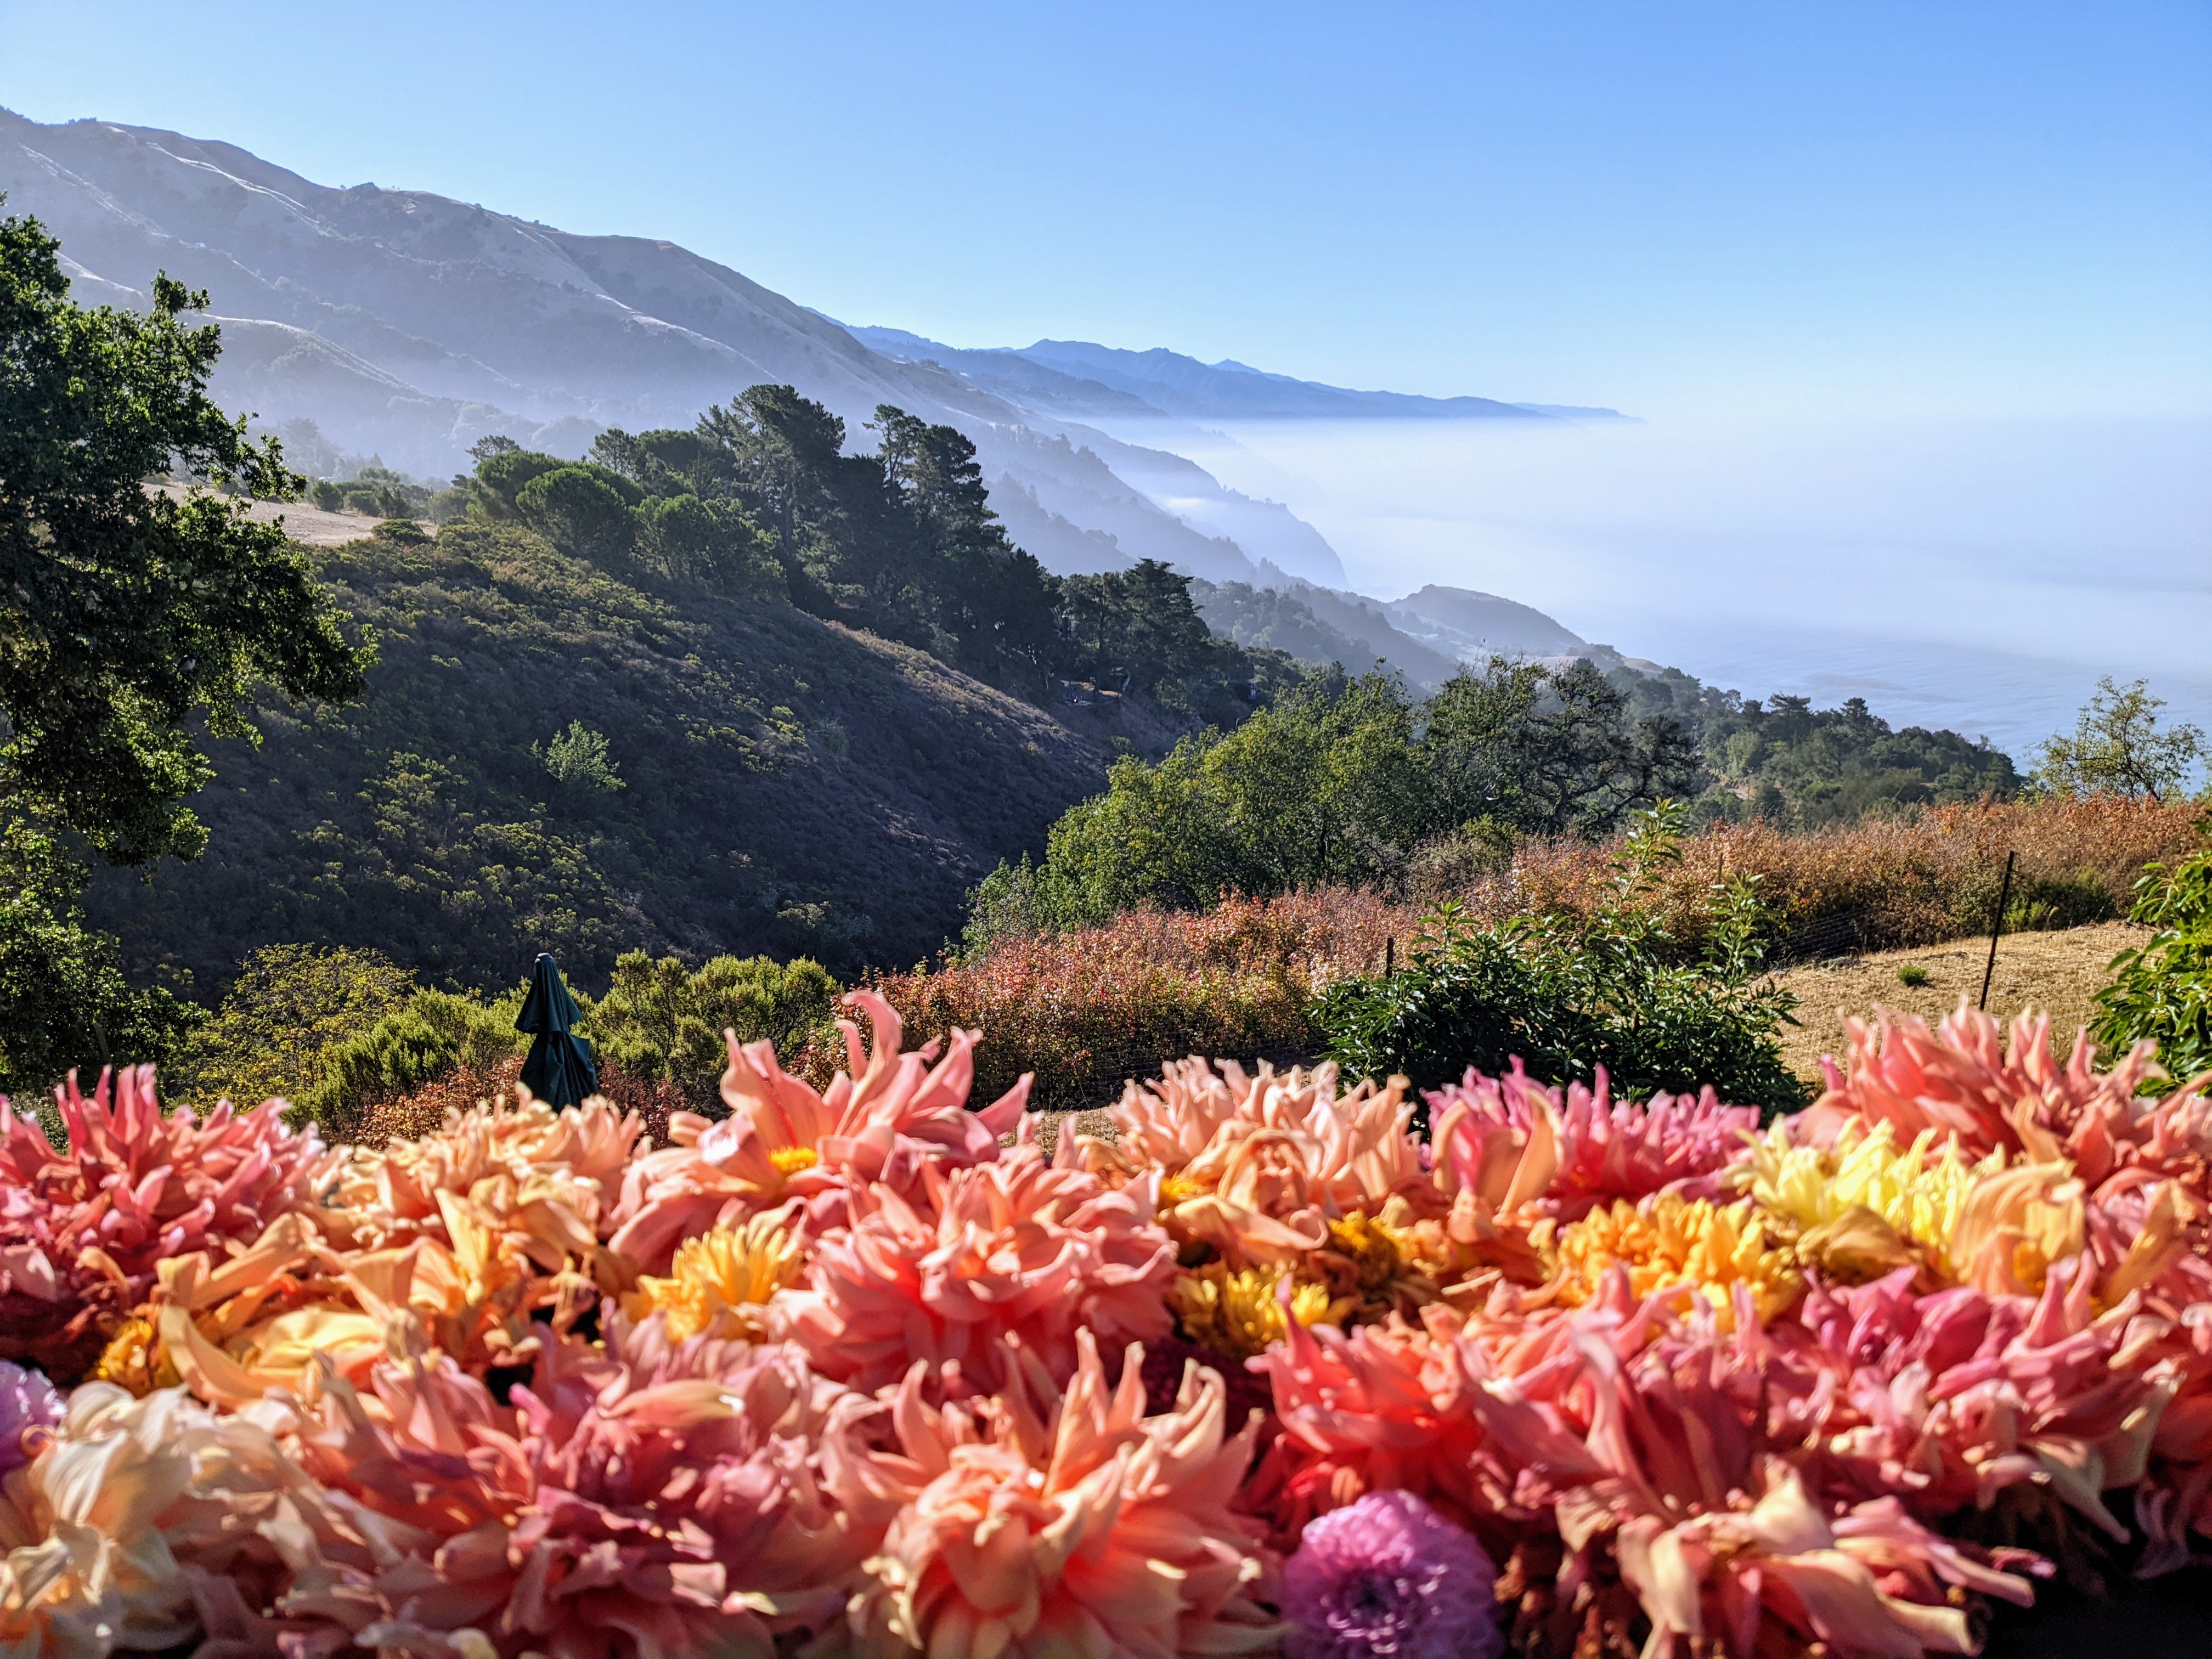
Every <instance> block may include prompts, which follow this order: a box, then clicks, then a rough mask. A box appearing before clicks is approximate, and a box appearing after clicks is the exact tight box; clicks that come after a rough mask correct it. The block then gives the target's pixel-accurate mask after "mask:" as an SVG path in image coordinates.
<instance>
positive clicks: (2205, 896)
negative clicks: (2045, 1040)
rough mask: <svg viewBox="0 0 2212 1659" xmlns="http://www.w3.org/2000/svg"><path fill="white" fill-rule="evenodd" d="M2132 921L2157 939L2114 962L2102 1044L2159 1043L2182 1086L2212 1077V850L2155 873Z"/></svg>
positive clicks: (2103, 996) (2146, 877)
mask: <svg viewBox="0 0 2212 1659" xmlns="http://www.w3.org/2000/svg"><path fill="white" fill-rule="evenodd" d="M2207 823H2208V827H2212V820H2208V821H2207ZM2129 920H2130V921H2134V922H2136V923H2138V924H2140V925H2141V926H2143V927H2154V928H2156V929H2157V930H2158V931H2157V932H2156V933H2153V934H2152V935H2151V937H2150V939H2149V942H2148V944H2145V945H2140V946H2137V947H2136V949H2134V950H2130V951H2121V952H2120V953H2119V955H2118V956H2116V957H2113V958H2112V984H2110V985H2109V986H2107V987H2105V989H2104V990H2103V991H2101V992H2100V993H2099V994H2098V997H2097V1000H2098V1002H2099V1003H2100V1005H2101V1006H2102V1007H2103V1009H2104V1012H2103V1014H2102V1015H2101V1016H2100V1018H2099V1019H2098V1021H2097V1024H2096V1028H2095V1036H2096V1039H2097V1041H2098V1042H2100V1043H2102V1044H2103V1045H2105V1047H2106V1048H2108V1049H2110V1050H2112V1052H2113V1053H2115V1054H2118V1053H2122V1052H2124V1051H2125V1050H2126V1049H2127V1048H2129V1047H2130V1045H2131V1044H2133V1043H2136V1042H2142V1041H2144V1040H2146V1039H2148V1040H2149V1041H2150V1042H2155V1043H2156V1044H2157V1045H2158V1059H2159V1064H2160V1065H2161V1066H2165V1067H2166V1071H2167V1072H2168V1073H2170V1074H2171V1075H2172V1078H2173V1079H2176V1080H2178V1081H2186V1080H2188V1079H2191V1078H2193V1077H2196V1076H2197V1075H2199V1074H2201V1073H2204V1072H2207V1071H2212V845H2208V846H2205V847H2203V848H2199V849H2198V850H2197V852H2195V853H2193V854H2190V856H2189V857H2187V858H2185V859H2183V860H2181V861H2180V862H2179V863H2178V864H2175V865H2173V866H2171V867H2169V866H2166V865H2163V864H2154V865H2152V866H2149V867H2148V870H2146V871H2145V872H2144V874H2143V877H2142V880H2140V881H2139V882H2137V883H2136V902H2135V908H2134V909H2133V910H2132V911H2130V914H2129Z"/></svg>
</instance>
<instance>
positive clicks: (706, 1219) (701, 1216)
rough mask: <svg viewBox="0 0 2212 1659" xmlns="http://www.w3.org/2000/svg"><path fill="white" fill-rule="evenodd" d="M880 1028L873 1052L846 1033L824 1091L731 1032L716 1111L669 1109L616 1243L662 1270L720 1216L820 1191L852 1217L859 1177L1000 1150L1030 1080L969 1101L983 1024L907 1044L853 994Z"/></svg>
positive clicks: (832, 1218)
mask: <svg viewBox="0 0 2212 1659" xmlns="http://www.w3.org/2000/svg"><path fill="white" fill-rule="evenodd" d="M846 1001H847V1002H848V1004H850V1005H852V1006H854V1007H857V1008H860V1009H861V1010H863V1011H865V1012H866V1014H867V1016H868V1018H869V1020H870V1022H871V1023H872V1024H873V1025H874V1027H875V1034H876V1042H875V1047H874V1048H873V1050H872V1052H864V1050H863V1048H862V1045H861V1042H860V1027H859V1026H858V1025H856V1024H854V1023H853V1022H852V1021H850V1020H840V1021H838V1024H839V1025H840V1026H841V1027H842V1029H843V1030H844V1033H845V1047H846V1054H847V1057H848V1061H849V1063H850V1065H851V1067H852V1069H851V1071H850V1072H849V1073H846V1072H840V1073H838V1074H837V1075H836V1077H835V1078H834V1079H831V1080H830V1084H829V1088H828V1089H827V1090H825V1091H823V1092H821V1093H819V1094H817V1093H816V1092H815V1091H814V1090H813V1089H812V1088H811V1086H810V1085H808V1084H806V1083H805V1081H804V1080H803V1079H799V1078H795V1077H793V1076H792V1075H791V1073H788V1072H786V1071H785V1070H784V1069H783V1068H782V1066H780V1065H779V1064H778V1063H777V1061H776V1057H775V1048H773V1047H772V1046H771V1045H770V1044H769V1043H765V1042H754V1043H747V1044H744V1045H742V1046H741V1045H739V1043H738V1042H737V1040H736V1038H735V1037H734V1036H732V1037H731V1038H730V1043H729V1047H730V1066H729V1069H728V1070H727V1071H726V1072H725V1073H723V1074H722V1098H723V1100H724V1101H725V1102H726V1103H727V1104H728V1106H729V1108H730V1115H729V1116H728V1117H727V1118H726V1119H724V1120H723V1121H720V1122H719V1123H709V1122H708V1121H707V1120H706V1119H704V1118H702V1117H700V1116H698V1115H696V1114H693V1113H690V1112H678V1113H674V1114H672V1115H671V1116H670V1118H669V1131H668V1133H669V1139H670V1140H671V1142H672V1143H673V1144H672V1145H671V1146H667V1147H665V1148H664V1149H663V1150H661V1151H659V1152H649V1153H647V1155H646V1156H645V1157H643V1158H639V1159H638V1160H636V1162H635V1164H633V1165H632V1166H631V1168H630V1170H629V1175H628V1176H627V1177H626V1179H625V1180H624V1182H623V1189H622V1198H621V1203H620V1206H619V1207H618V1209H617V1212H616V1217H615V1219H616V1222H617V1228H618V1231H616V1232H615V1234H614V1236H613V1237H612V1239H611V1243H612V1244H613V1247H614V1248H615V1249H617V1250H618V1251H619V1252H621V1253H622V1254H623V1255H625V1256H627V1257H629V1260H630V1261H633V1262H634V1263H635V1264H636V1266H637V1267H638V1269H639V1270H640V1271H641V1272H643V1273H666V1272H667V1271H668V1267H669V1263H670V1261H671V1259H672V1258H673V1257H674V1255H675V1253H676V1247H677V1245H678V1244H679V1243H682V1242H683V1241H684V1240H685V1239H687V1238H692V1237H697V1236H698V1235H699V1234H701V1233H703V1232H706V1231H708V1229H710V1228H713V1227H718V1226H721V1227H727V1226H734V1225H739V1224H741V1223H743V1222H744V1220H745V1218H747V1217H748V1216H750V1215H752V1214H755V1213H757V1212H759V1211H761V1210H764V1209H775V1208H776V1207H778V1206H781V1205H783V1204H785V1203H787V1202H788V1201H790V1200H793V1199H801V1200H809V1201H810V1202H811V1201H816V1200H818V1201H819V1202H820V1203H821V1204H822V1205H823V1206H826V1212H825V1213H824V1214H823V1215H822V1216H821V1217H819V1218H818V1219H819V1220H820V1221H821V1222H822V1223H823V1225H829V1224H831V1223H834V1222H836V1221H837V1220H840V1219H842V1208H841V1206H842V1200H843V1196H844V1194H845V1191H846V1187H847V1183H848V1181H851V1180H857V1181H863V1182H876V1181H880V1182H888V1183H890V1185H892V1186H895V1187H898V1188H902V1189H903V1188H911V1187H912V1185H913V1184H914V1182H915V1180H916V1179H917V1178H918V1175H919V1172H920V1170H921V1169H922V1168H923V1167H924V1166H925V1165H945V1166H960V1165H965V1164H978V1163H985V1162H988V1161H989V1160H991V1159H992V1158H995V1157H996V1156H997V1155H998V1152H999V1137H1000V1135H1002V1134H1004V1133H1006V1132H1007V1131H1008V1130H1010V1129H1012V1127H1014V1125H1015V1124H1016V1122H1017V1121H1018V1120H1019V1119H1020V1116H1021V1112H1022V1107H1023V1105H1024V1103H1025V1102H1026V1101H1027V1100H1028V1098H1029V1079H1027V1078H1024V1079H1022V1080H1021V1081H1020V1082H1018V1083H1017V1084H1016V1085H1014V1087H1013V1088H1012V1090H1010V1091H1007V1093H1006V1095H1005V1096H1004V1097H1002V1098H1000V1100H998V1101H996V1102H995V1103H993V1104H992V1105H990V1106H988V1107H986V1108H984V1109H982V1110H981V1111H975V1112H971V1111H969V1109H968V1093H969V1088H970V1086H971V1085H973V1084H974V1082H975V1043H976V1041H977V1038H978V1036H979V1035H980V1034H979V1033H977V1032H974V1031H955V1032H953V1033H952V1034H951V1039H950V1041H949V1042H948V1043H947V1045H946V1047H945V1057H944V1058H943V1059H942V1060H939V1059H938V1057H937V1056H938V1052H939V1048H938V1044H936V1043H935V1042H930V1043H927V1044H925V1045H924V1046H923V1047H922V1048H920V1049H917V1050H916V1051H915V1052H914V1053H912V1054H904V1053H902V1052H901V1051H900V1044H901V1042H902V1041H903V1039H904V1027H903V1026H902V1024H901V1023H900V1020H899V1017H898V1014H897V1013H896V1011H895V1010H893V1008H892V1007H891V1006H890V1004H889V1003H888V1002H886V1001H884V1000H883V998H881V997H880V996H878V995H877V994H875V993H874V992H872V991H855V992H854V993H852V994H850V995H849V996H848V997H847V998H846Z"/></svg>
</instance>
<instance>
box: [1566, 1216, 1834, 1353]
mask: <svg viewBox="0 0 2212 1659" xmlns="http://www.w3.org/2000/svg"><path fill="white" fill-rule="evenodd" d="M1558 1248H1559V1270H1560V1274H1561V1278H1560V1281H1559V1300H1560V1301H1562V1302H1564V1303H1565V1304H1567V1305H1568V1306H1570V1307H1578V1306H1580V1305H1581V1304H1583V1303H1584V1302H1587V1301H1589V1299H1590V1298H1591V1297H1594V1296H1595V1295H1596V1293H1597V1291H1598V1287H1599V1285H1601V1283H1602V1281H1603V1280H1604V1278H1605V1275H1606V1274H1607V1273H1609V1272H1610V1271H1611V1270H1612V1269H1613V1268H1614V1267H1626V1268H1627V1269H1628V1281H1629V1285H1630V1287H1631V1289H1632V1290H1633V1291H1634V1292H1635V1293H1636V1295H1638V1297H1645V1296H1650V1294H1651V1293H1652V1292H1653V1291H1659V1290H1663V1289H1665V1288H1666V1287H1667V1286H1668V1285H1694V1286H1696V1288H1697V1289H1698V1290H1699V1291H1700V1292H1701V1293H1702V1294H1703V1295H1704V1296H1705V1297H1706V1298H1707V1299H1708V1300H1709V1301H1711V1303H1712V1304H1714V1306H1715V1307H1716V1308H1717V1309H1718V1310H1720V1311H1721V1314H1722V1316H1723V1322H1725V1321H1726V1318H1727V1316H1728V1315H1729V1308H1730V1305H1731V1297H1732V1295H1733V1292H1734V1290H1735V1286H1736V1285H1745V1286H1747V1287H1748V1288H1749V1290H1750V1291H1751V1294H1752V1302H1753V1306H1754V1307H1755V1308H1756V1309H1757V1310H1758V1313H1759V1318H1760V1319H1761V1320H1762V1321H1765V1320H1770V1319H1772V1318H1774V1317H1775V1316H1777V1315H1778V1314H1780V1313H1782V1312H1783V1311H1784V1310H1786V1309H1787V1308H1789V1307H1790V1304H1792V1303H1794V1302H1795V1301H1796V1299H1797V1297H1798V1295H1799V1294H1800V1292H1802V1291H1803V1289H1804V1284H1803V1281H1802V1279H1800V1278H1799V1276H1798V1273H1797V1266H1796V1260H1795V1258H1794V1257H1793V1256H1792V1255H1790V1250H1789V1248H1788V1247H1787V1246H1786V1245H1784V1244H1783V1243H1780V1242H1779V1241H1778V1240H1777V1239H1775V1238H1774V1237H1771V1235H1770V1233H1769V1231H1768V1224H1767V1221H1766V1219H1765V1217H1763V1216H1762V1215H1761V1214H1760V1213H1759V1210H1758V1208H1757V1207H1756V1206H1754V1205H1753V1204H1752V1202H1751V1201H1750V1200H1742V1201H1741V1202H1738V1203H1735V1204H1726V1205H1722V1204H1715V1203H1714V1202H1712V1201H1711V1200H1710V1199H1703V1198H1699V1199H1686V1198H1684V1197H1682V1196H1681V1195H1680V1194H1677V1193H1658V1194H1654V1195H1653V1196H1651V1197H1650V1198H1647V1199H1645V1200H1644V1201H1643V1202H1642V1203H1641V1204H1631V1203H1630V1202H1629V1201H1628V1200H1626V1199H1615V1200H1613V1204H1612V1206H1610V1207H1600V1208H1597V1209H1594V1210H1592V1211H1591V1212H1589V1214H1588V1215H1586V1216H1584V1217H1583V1218H1582V1219H1581V1220H1580V1221H1576V1222H1571V1223H1570V1224H1569V1225H1566V1226H1565V1227H1562V1228H1560V1229H1559V1246H1558Z"/></svg>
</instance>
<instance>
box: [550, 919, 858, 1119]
mask: <svg viewBox="0 0 2212 1659" xmlns="http://www.w3.org/2000/svg"><path fill="white" fill-rule="evenodd" d="M843 989H844V987H842V986H841V985H839V984H838V983H837V981H836V980H835V979H833V978H831V977H830V975H829V972H828V971H827V970H826V969H824V968H823V966H822V964H821V963H818V962H814V961H811V960H810V959H808V958H806V957H799V959H798V960H796V961H794V962H789V963H779V962H776V961H775V960H773V959H772V958H770V957H750V958H745V959H742V960H741V959H740V958H738V957H714V958H713V959H712V960H710V961H708V963H705V964H704V965H703V966H702V967H700V968H699V969H696V971H695V970H693V969H687V968H685V967H684V963H682V962H681V961H679V960H678V958H677V957H660V958H659V960H657V961H656V960H655V959H654V958H653V957H651V956H649V955H648V954H647V953H646V952H645V951H628V952H626V953H624V954H623V956H622V957H618V958H617V960H616V962H615V971H614V980H613V982H612V983H611V984H610V985H609V986H608V987H607V994H605V996H603V997H600V998H599V999H598V1000H596V1001H592V1002H590V1003H588V1004H586V1010H585V1017H584V1022H583V1026H582V1030H583V1031H584V1033H585V1035H586V1036H588V1037H590V1038H591V1039H592V1042H593V1043H594V1044H595V1045H596V1053H597V1055H598V1057H599V1060H602V1061H603V1062H605V1063H607V1064H610V1065H612V1066H617V1067H618V1068H620V1070H621V1071H622V1072H623V1073H625V1074H627V1075H628V1076H629V1077H631V1078H634V1079H639V1080H641V1081H643V1082H645V1083H647V1084H651V1083H653V1082H655V1081H657V1080H659V1079H667V1080H669V1081H670V1082H671V1083H672V1084H674V1085H676V1088H677V1090H678V1092H679V1093H680V1094H681V1095H682V1096H683V1097H684V1100H685V1101H686V1102H687V1103H689V1104H690V1109H692V1110H694V1111H701V1110H704V1111H706V1112H707V1113H708V1115H711V1116H715V1117H720V1115H722V1112H723V1108H722V1107H721V1105H720V1100H719V1097H718V1096H717V1094H716V1085H717V1083H718V1082H719V1081H720V1078H721V1075H722V1071H723V1068H724V1067H725V1066H726V1065H727V1064H728V1063H729V1055H728V1053H727V1050H726V1048H725V1046H724V1042H723V1036H722V1034H723V1033H724V1032H725V1031H728V1030H733V1031H735V1032H736V1033H737V1036H738V1042H773V1043H774V1044H775V1046H776V1048H777V1050H778V1051H779V1052H781V1053H783V1054H790V1055H793V1057H794V1058H796V1057H797V1056H799V1054H802V1053H804V1052H805V1050H806V1049H807V1048H810V1047H813V1048H817V1049H824V1050H826V1049H830V1048H834V1047H836V1043H837V1040H838V1038H837V1031H836V1026H835V1025H834V1024H833V1023H832V1018H833V1015H834V1012H835V1010H836V1003H837V999H838V997H839V996H840V995H842V994H843Z"/></svg>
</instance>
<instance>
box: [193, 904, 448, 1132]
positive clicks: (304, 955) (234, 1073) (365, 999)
mask: <svg viewBox="0 0 2212 1659" xmlns="http://www.w3.org/2000/svg"><path fill="white" fill-rule="evenodd" d="M415 991H416V981H415V975H413V974H411V973H410V972H409V971H408V970H407V969H404V968H402V967H400V966H399V964H398V963H395V962H393V961H392V958H391V957H387V956H386V955H384V954H383V953H382V952H381V951H359V950H349V949H344V948H337V949H331V948H325V947H322V946H318V945H263V946H262V947H261V948H260V949H259V950H258V951H254V952H253V953H252V955H251V956H249V957H246V962H245V964H244V966H243V967H242V968H241V969H240V972H239V975H238V978H237V979H236V980H235V981H234V982H233V983H232V985H231V987H230V989H229V990H228V992H226V993H225V994H224V995H223V999H222V1006H220V1007H218V1008H217V1009H216V1012H215V1015H214V1017H213V1018H210V1020H209V1021H208V1022H207V1023H206V1024H204V1025H203V1026H202V1027H201V1028H200V1030H199V1034H198V1037H197V1040H196V1042H194V1043H193V1045H192V1053H191V1056H190V1058H189V1060H187V1062H186V1065H185V1075H184V1076H181V1077H179V1079H178V1082H179V1085H181V1086H182V1089H183V1094H184V1097H185V1098H187V1099H189V1100H190V1101H191V1103H192V1105H193V1107H194V1109H196V1110H201V1111H204V1110H206V1109H208V1108H210V1107H211V1106H213V1105H214V1104H215V1103H216V1101H217V1100H219V1099H227V1100H230V1101H234V1102H235V1103H237V1104H239V1105H240V1106H252V1105H258V1103H260V1102H262V1101H264V1100H266V1099H268V1098H270V1097H271V1096H276V1097H281V1098H283V1099H285V1100H291V1101H298V1100H302V1099H304V1098H305V1097H307V1095H308V1094H309V1093H310V1092H312V1091H313V1089H314V1087H315V1085H317V1084H319V1083H320V1082H321V1081H322V1079H323V1076H324V1073H325V1072H326V1071H327V1069H328V1067H329V1063H330V1057H331V1053H332V1051H333V1050H335V1049H336V1048H338V1047H339V1046H340V1045H341V1044H343V1043H344V1042H348V1041H349V1040H350V1039H351V1038H354V1037H357V1036H361V1035H362V1033H363V1032H364V1031H367V1030H368V1029H369V1028H370V1027H371V1026H373V1025H374V1024H376V1023H377V1021H379V1020H380V1019H382V1018H384V1017H385V1016H386V1015H387V1014H390V1013H392V1012H396V1011H397V1010H398V1009H399V1008H400V1007H402V1006H404V1005H405V1003H406V1002H407V1000H408V999H409V998H410V997H411V996H412V995H413V994H415Z"/></svg>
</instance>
